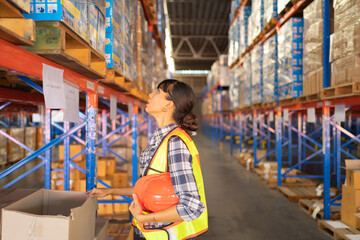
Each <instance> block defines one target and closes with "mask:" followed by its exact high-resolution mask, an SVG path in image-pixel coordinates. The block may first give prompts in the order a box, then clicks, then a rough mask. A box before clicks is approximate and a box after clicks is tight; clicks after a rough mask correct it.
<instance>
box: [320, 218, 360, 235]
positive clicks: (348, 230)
mask: <svg viewBox="0 0 360 240" xmlns="http://www.w3.org/2000/svg"><path fill="white" fill-rule="evenodd" d="M334 223H335V224H337V223H342V222H341V221H327V220H320V221H318V227H319V229H320V231H322V232H323V233H325V234H326V235H328V236H329V237H331V238H332V239H336V240H340V239H341V240H342V239H346V240H350V239H360V231H359V230H357V229H355V228H352V227H350V226H347V225H346V224H344V223H342V224H344V226H343V227H341V228H335V227H334V226H333V225H332V224H334ZM354 237H356V238H354Z"/></svg>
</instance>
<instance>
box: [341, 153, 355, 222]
mask: <svg viewBox="0 0 360 240" xmlns="http://www.w3.org/2000/svg"><path fill="white" fill-rule="evenodd" d="M345 166H346V182H345V184H346V185H343V186H342V200H341V221H342V222H344V223H345V224H347V225H349V226H350V227H353V228H360V218H358V217H357V216H356V215H355V214H356V213H359V212H360V160H345Z"/></svg>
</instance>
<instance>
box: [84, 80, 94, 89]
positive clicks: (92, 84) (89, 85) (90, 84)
mask: <svg viewBox="0 0 360 240" xmlns="http://www.w3.org/2000/svg"><path fill="white" fill-rule="evenodd" d="M86 87H87V88H88V89H90V90H93V91H95V83H93V82H91V81H87V83H86Z"/></svg>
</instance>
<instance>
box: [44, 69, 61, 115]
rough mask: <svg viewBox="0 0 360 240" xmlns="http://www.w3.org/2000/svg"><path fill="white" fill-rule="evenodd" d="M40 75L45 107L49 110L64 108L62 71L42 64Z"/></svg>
mask: <svg viewBox="0 0 360 240" xmlns="http://www.w3.org/2000/svg"><path fill="white" fill-rule="evenodd" d="M42 74H43V89H44V99H45V107H46V108H51V109H59V108H64V106H65V95H64V78H63V76H64V70H63V69H58V68H54V67H52V66H49V65H46V64H44V63H43V71H42Z"/></svg>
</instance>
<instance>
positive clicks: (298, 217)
mask: <svg viewBox="0 0 360 240" xmlns="http://www.w3.org/2000/svg"><path fill="white" fill-rule="evenodd" d="M199 132H200V131H199ZM194 141H195V143H196V146H197V147H198V150H199V153H200V159H201V164H202V171H203V175H204V181H205V191H206V196H207V203H208V209H209V231H208V232H207V233H206V234H205V235H204V236H203V237H201V238H200V239H204V240H219V239H221V240H230V239H231V240H235V239H236V240H238V239H239V240H255V239H266V240H272V239H274V240H275V239H276V240H281V239H284V240H285V239H286V240H289V239H291V240H298V239H299V240H300V239H304V240H309V239H328V238H327V237H326V236H325V235H324V234H323V233H322V232H320V231H319V230H318V228H317V224H316V222H315V221H314V220H313V219H311V218H310V217H309V216H307V215H306V214H304V213H303V212H302V211H301V210H300V209H299V208H298V207H297V203H291V202H289V201H288V200H287V199H286V198H285V197H283V196H282V195H281V194H280V193H279V192H278V191H277V190H271V189H269V188H268V187H267V186H266V185H265V184H264V183H263V182H261V180H260V179H259V178H258V177H257V176H255V175H253V174H250V173H248V172H247V171H246V169H245V168H244V167H243V166H241V165H240V164H239V163H238V162H237V161H236V160H233V159H232V157H231V156H230V148H229V146H228V144H226V145H225V146H224V150H223V151H222V152H220V151H219V150H218V149H219V145H218V144H217V143H213V142H211V140H210V139H208V138H207V137H206V136H205V135H202V134H201V133H199V134H198V136H196V137H195V138H194Z"/></svg>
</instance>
